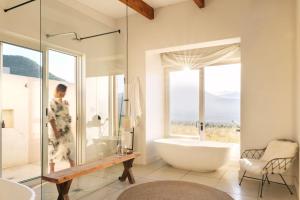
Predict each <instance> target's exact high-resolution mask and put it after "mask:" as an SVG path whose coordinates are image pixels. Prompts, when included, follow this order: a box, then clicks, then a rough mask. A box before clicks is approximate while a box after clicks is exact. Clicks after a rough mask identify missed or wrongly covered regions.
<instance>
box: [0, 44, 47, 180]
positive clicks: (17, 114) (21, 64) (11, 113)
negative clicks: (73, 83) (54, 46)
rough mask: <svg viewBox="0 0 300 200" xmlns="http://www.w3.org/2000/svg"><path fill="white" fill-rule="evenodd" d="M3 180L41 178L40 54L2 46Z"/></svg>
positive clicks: (8, 45)
mask: <svg viewBox="0 0 300 200" xmlns="http://www.w3.org/2000/svg"><path fill="white" fill-rule="evenodd" d="M1 56H2V60H3V68H2V74H1V92H2V94H1V101H2V121H1V124H2V177H3V178H6V179H9V180H13V181H26V180H29V179H32V178H36V177H39V176H40V175H41V170H40V169H41V162H40V156H41V154H40V139H41V137H40V136H41V129H40V127H41V115H40V113H41V107H40V105H41V98H40V97H41V72H42V68H41V64H40V57H41V53H40V52H39V51H37V50H32V49H29V48H26V47H20V46H16V45H12V44H8V43H2V55H1Z"/></svg>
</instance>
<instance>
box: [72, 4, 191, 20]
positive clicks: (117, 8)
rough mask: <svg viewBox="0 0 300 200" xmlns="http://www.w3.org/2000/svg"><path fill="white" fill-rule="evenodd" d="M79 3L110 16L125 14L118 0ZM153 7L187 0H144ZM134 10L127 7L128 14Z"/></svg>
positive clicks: (115, 16) (123, 7)
mask: <svg viewBox="0 0 300 200" xmlns="http://www.w3.org/2000/svg"><path fill="white" fill-rule="evenodd" d="M77 1H79V2H80V3H82V4H84V5H86V6H88V7H91V8H93V9H95V10H97V11H98V12H100V13H102V14H104V15H107V16H109V17H112V18H121V17H125V16H126V6H125V5H124V4H123V3H121V2H120V1H119V0H77ZM144 1H145V2H146V3H148V4H149V5H150V6H152V7H153V8H159V7H164V6H168V5H171V4H176V3H180V2H184V1H188V0H144ZM133 13H135V11H133V10H132V9H129V14H133Z"/></svg>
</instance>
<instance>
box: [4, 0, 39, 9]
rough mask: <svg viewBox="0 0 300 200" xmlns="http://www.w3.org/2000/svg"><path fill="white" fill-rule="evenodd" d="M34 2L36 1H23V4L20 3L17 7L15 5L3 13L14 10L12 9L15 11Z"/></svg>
mask: <svg viewBox="0 0 300 200" xmlns="http://www.w3.org/2000/svg"><path fill="white" fill-rule="evenodd" d="M34 1H36V0H29V1H25V2H23V3H20V4H18V5H15V6H13V7H10V8H7V9H4V12H8V11H10V10H14V9H16V8H19V7H21V6H24V5H26V4H29V3H32V2H34Z"/></svg>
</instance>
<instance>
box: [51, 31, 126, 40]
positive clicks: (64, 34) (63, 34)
mask: <svg viewBox="0 0 300 200" xmlns="http://www.w3.org/2000/svg"><path fill="white" fill-rule="evenodd" d="M114 33H119V34H120V33H121V30H117V31H111V32H106V33H100V34H96V35H90V36H86V37H79V36H78V34H77V33H76V32H67V33H57V34H46V37H47V38H52V37H57V36H67V35H73V36H74V38H73V39H74V40H77V41H82V40H86V39H90V38H95V37H100V36H104V35H109V34H114Z"/></svg>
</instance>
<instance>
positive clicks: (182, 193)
mask: <svg viewBox="0 0 300 200" xmlns="http://www.w3.org/2000/svg"><path fill="white" fill-rule="evenodd" d="M118 200H233V198H232V197H230V196H229V195H228V194H226V193H225V192H222V191H220V190H217V189H215V188H212V187H208V186H205V185H200V184H197V183H191V182H184V181H155V182H149V183H143V184H140V185H136V186H133V187H131V188H129V189H127V190H125V191H124V192H122V193H121V195H120V196H119V197H118Z"/></svg>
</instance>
